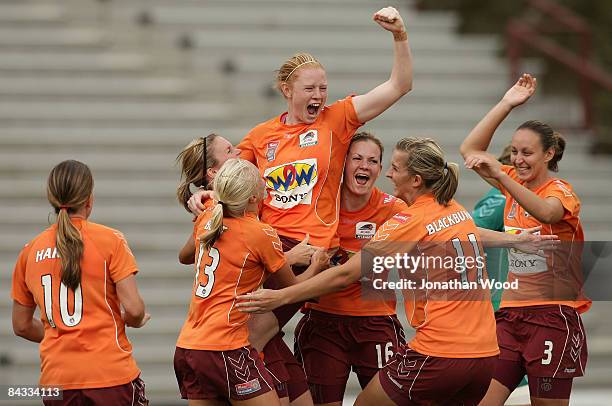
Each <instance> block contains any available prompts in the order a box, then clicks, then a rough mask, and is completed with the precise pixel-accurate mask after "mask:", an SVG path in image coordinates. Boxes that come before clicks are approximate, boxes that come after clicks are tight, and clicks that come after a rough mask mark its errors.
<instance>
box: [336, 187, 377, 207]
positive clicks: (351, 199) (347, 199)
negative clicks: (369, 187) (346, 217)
mask: <svg viewBox="0 0 612 406" xmlns="http://www.w3.org/2000/svg"><path fill="white" fill-rule="evenodd" d="M371 196H372V191H370V193H368V194H365V195H363V194H359V195H358V194H355V193H353V192H351V191H350V190H348V189H347V188H346V187H342V201H341V205H342V210H345V211H349V212H355V211H359V210H361V209H363V208H364V207H365V206H366V205H367V204H368V201H369V200H370V197H371Z"/></svg>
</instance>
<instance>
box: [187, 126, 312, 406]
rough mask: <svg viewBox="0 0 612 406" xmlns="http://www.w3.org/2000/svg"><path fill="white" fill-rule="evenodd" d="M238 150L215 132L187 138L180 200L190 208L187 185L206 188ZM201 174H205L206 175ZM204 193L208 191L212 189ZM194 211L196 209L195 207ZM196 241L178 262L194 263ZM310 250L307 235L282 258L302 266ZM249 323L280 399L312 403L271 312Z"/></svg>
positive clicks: (209, 202) (189, 242) (303, 377)
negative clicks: (195, 137)
mask: <svg viewBox="0 0 612 406" xmlns="http://www.w3.org/2000/svg"><path fill="white" fill-rule="evenodd" d="M239 152H240V150H239V149H237V148H234V146H233V145H232V144H231V143H230V142H229V141H227V140H226V139H225V138H223V137H221V136H219V135H216V134H210V135H208V136H207V137H202V138H198V139H195V140H193V141H192V142H190V143H189V144H188V145H187V146H186V147H185V148H184V149H183V151H181V153H180V154H179V156H178V157H177V162H179V164H180V167H181V183H180V184H179V186H178V188H177V198H178V200H179V202H180V203H181V204H182V205H183V206H184V207H185V208H186V209H187V210H189V208H190V207H192V206H191V205H192V203H193V201H194V198H193V197H191V198H190V191H189V187H190V185H191V184H195V185H198V186H200V187H203V189H204V190H206V189H208V187H209V186H210V185H211V182H212V181H213V180H214V178H215V175H216V173H217V172H218V171H219V169H220V168H221V166H222V165H223V164H224V163H225V161H227V160H228V159H230V158H235V157H237V155H238V154H239ZM203 174H206V177H205V178H204V176H203ZM203 185H204V186H203ZM207 193H209V194H210V193H211V191H207ZM198 196H199V195H198ZM198 201H200V197H198ZM213 204H214V201H213V200H207V201H206V203H205V205H206V207H212V205H213ZM195 212H198V211H197V210H195ZM195 241H196V240H195V239H194V236H193V234H192V235H190V236H189V238H188V240H187V242H186V243H185V245H184V246H183V248H182V249H181V251H180V253H179V261H180V262H181V263H183V264H193V263H195V249H196V243H195ZM313 253H314V247H312V246H310V245H308V236H307V237H306V238H305V239H304V240H303V241H302V242H300V243H299V244H296V245H295V246H294V247H293V248H291V249H289V250H287V251H286V252H285V259H286V260H287V264H288V265H290V266H292V267H299V266H301V267H304V268H302V270H303V269H305V267H306V266H308V264H309V263H310V259H311V257H312V254H313ZM248 327H249V333H250V334H249V342H250V343H251V345H252V346H253V347H254V348H256V349H257V350H258V351H262V353H263V354H267V356H266V357H265V364H266V367H267V368H268V369H269V370H270V372H271V373H272V374H273V376H274V378H275V381H276V391H277V393H278V395H279V397H280V398H281V403H282V404H288V403H289V401H292V402H293V403H294V404H295V405H303V406H307V405H311V404H312V399H311V398H310V392H309V391H308V384H307V381H306V375H305V374H304V371H303V369H302V368H301V367H300V366H299V365H298V363H297V360H295V358H294V357H293V355H292V354H291V350H290V349H289V348H288V347H287V345H286V344H285V343H284V341H283V340H282V336H276V335H277V333H278V331H279V328H278V321H277V319H276V317H275V316H274V314H272V313H268V314H260V315H256V317H253V318H251V319H250V320H249V322H248ZM275 336H276V337H275ZM272 338H275V340H274V342H273V343H271V344H268V342H269V341H270V340H271V339H272ZM266 344H268V345H266ZM283 360H285V361H283Z"/></svg>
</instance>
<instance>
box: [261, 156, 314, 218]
mask: <svg viewBox="0 0 612 406" xmlns="http://www.w3.org/2000/svg"><path fill="white" fill-rule="evenodd" d="M264 178H265V180H266V188H267V189H268V190H269V191H270V195H271V199H270V204H271V205H272V206H274V207H278V208H282V209H289V208H291V207H295V206H296V205H298V204H311V202H312V189H313V188H314V186H315V185H316V184H317V180H318V172H317V160H316V159H302V160H299V161H294V162H290V163H287V164H284V165H279V166H274V167H271V168H268V169H266V170H265V171H264Z"/></svg>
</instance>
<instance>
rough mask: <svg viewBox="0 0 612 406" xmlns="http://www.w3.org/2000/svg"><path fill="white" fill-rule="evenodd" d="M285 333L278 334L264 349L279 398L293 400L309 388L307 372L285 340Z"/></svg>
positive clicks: (266, 361)
mask: <svg viewBox="0 0 612 406" xmlns="http://www.w3.org/2000/svg"><path fill="white" fill-rule="evenodd" d="M283 335H284V334H283V333H282V332H280V333H278V334H276V335H275V336H274V337H272V339H271V340H270V341H268V344H266V346H265V347H264V349H263V353H264V364H265V366H266V369H267V370H268V371H269V372H270V375H272V378H273V379H274V383H275V385H276V392H277V393H278V397H279V398H284V397H287V396H288V397H289V401H291V402H292V401H293V400H295V399H297V398H298V397H300V396H301V395H302V394H303V393H304V392H306V391H307V390H308V383H307V381H306V374H305V373H304V370H303V368H302V366H301V365H300V364H299V363H298V362H297V360H296V359H295V357H294V356H293V353H292V352H291V350H290V349H289V347H288V346H287V344H285V341H284V340H283Z"/></svg>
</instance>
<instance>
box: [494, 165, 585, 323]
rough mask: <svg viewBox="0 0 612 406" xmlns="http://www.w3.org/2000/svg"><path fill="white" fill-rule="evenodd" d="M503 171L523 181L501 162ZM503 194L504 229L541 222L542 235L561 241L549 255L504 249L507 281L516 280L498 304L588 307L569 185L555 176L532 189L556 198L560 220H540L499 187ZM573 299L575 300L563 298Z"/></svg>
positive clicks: (576, 208) (574, 203) (574, 201)
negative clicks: (560, 211)
mask: <svg viewBox="0 0 612 406" xmlns="http://www.w3.org/2000/svg"><path fill="white" fill-rule="evenodd" d="M502 169H503V171H504V172H506V173H507V174H508V175H509V176H510V177H511V178H512V179H514V180H515V181H516V182H518V183H520V184H523V182H522V181H521V180H520V179H519V178H518V176H517V175H516V170H515V169H514V167H512V166H506V165H504V166H503V167H502ZM500 190H501V192H502V193H503V194H504V195H505V196H506V206H505V209H504V227H505V229H506V232H508V233H520V232H521V231H522V230H524V229H526V228H531V227H537V226H540V225H541V226H542V231H541V232H540V233H541V234H543V235H551V234H552V235H557V236H559V239H560V240H561V241H562V245H561V248H560V249H558V250H557V251H555V253H554V255H553V256H552V257H551V258H544V257H541V256H538V255H534V254H526V253H523V252H520V251H517V250H514V249H510V250H508V262H509V268H508V271H509V272H508V281H509V282H513V281H515V280H518V290H506V291H505V292H504V294H503V296H502V303H501V307H521V306H534V305H546V304H562V305H566V306H570V307H573V308H575V309H577V310H578V311H579V312H580V313H583V312H585V311H587V310H588V309H589V308H590V307H591V300H589V299H587V298H586V297H585V296H584V295H583V293H582V284H583V280H582V263H581V260H582V244H583V241H584V232H583V230H582V224H581V223H580V217H579V215H580V200H579V199H578V196H576V194H575V193H574V191H573V189H572V186H571V185H570V184H569V183H568V182H566V181H564V180H562V179H557V178H551V179H550V180H548V181H547V182H546V183H544V184H543V185H541V186H540V187H538V188H537V189H536V190H533V191H532V192H534V193H535V194H537V195H538V196H539V197H541V198H544V199H545V198H548V197H555V198H557V199H559V201H560V202H561V204H562V205H563V208H564V209H565V212H564V214H563V218H562V219H561V221H559V222H557V223H555V224H542V223H540V222H539V221H538V220H537V219H535V218H534V217H533V216H531V215H530V214H529V213H528V212H527V211H525V209H523V208H522V207H521V206H520V205H519V204H518V203H517V202H516V200H514V198H513V197H512V196H511V195H510V194H509V193H508V191H507V190H506V189H504V188H503V187H501V188H500ZM563 299H575V300H563Z"/></svg>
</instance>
